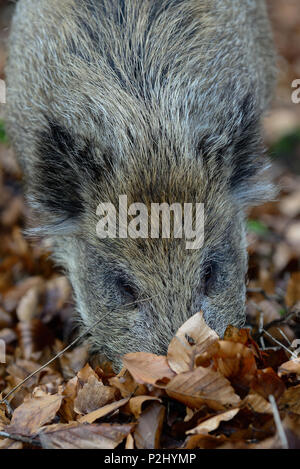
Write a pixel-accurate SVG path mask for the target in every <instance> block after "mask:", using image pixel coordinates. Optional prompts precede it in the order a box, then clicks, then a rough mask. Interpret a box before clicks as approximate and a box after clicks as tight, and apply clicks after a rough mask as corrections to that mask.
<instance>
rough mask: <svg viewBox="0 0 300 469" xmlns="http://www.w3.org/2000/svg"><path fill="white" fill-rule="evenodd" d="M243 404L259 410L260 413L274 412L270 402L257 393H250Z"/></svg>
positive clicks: (253, 409) (256, 410) (254, 410)
mask: <svg viewBox="0 0 300 469" xmlns="http://www.w3.org/2000/svg"><path fill="white" fill-rule="evenodd" d="M243 406H246V407H248V408H249V409H250V410H252V411H253V412H257V413H259V414H273V410H272V406H271V404H270V402H268V401H267V400H266V399H264V398H263V397H262V396H260V395H259V394H256V393H250V394H248V395H247V396H246V397H245V399H244V400H243V402H242V404H241V407H243Z"/></svg>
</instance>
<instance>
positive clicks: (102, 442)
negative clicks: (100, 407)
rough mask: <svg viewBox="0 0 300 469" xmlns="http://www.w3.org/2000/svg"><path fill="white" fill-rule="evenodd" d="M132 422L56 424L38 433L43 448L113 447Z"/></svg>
mask: <svg viewBox="0 0 300 469" xmlns="http://www.w3.org/2000/svg"><path fill="white" fill-rule="evenodd" d="M133 428H134V425H133V424H123V425H121V424H109V423H102V424H91V425H90V424H78V423H70V424H56V425H50V426H49V427H46V428H45V429H43V430H42V431H41V432H40V433H39V437H40V441H41V443H42V446H43V448H44V449H115V448H116V447H117V446H118V445H119V444H120V443H121V442H122V441H123V440H124V439H125V438H126V437H127V436H128V434H129V433H130V432H131V431H132V429H133Z"/></svg>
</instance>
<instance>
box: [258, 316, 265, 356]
mask: <svg viewBox="0 0 300 469" xmlns="http://www.w3.org/2000/svg"><path fill="white" fill-rule="evenodd" d="M263 328H264V312H263V311H260V313H259V333H260V337H259V338H260V343H261V347H262V349H263V350H265V348H266V346H265V341H264V336H263V334H261V331H262V330H263Z"/></svg>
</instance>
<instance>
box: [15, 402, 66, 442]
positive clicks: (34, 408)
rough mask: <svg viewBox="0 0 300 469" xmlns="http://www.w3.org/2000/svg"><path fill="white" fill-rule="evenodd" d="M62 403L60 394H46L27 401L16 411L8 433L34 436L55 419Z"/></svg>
mask: <svg viewBox="0 0 300 469" xmlns="http://www.w3.org/2000/svg"><path fill="white" fill-rule="evenodd" d="M61 401H62V396H61V395H59V394H56V395H51V394H46V395H43V396H41V397H33V398H29V399H27V400H25V401H24V403H23V404H21V405H20V406H19V407H17V409H16V410H15V411H14V413H13V416H12V419H11V423H10V425H8V426H7V427H6V431H8V433H16V434H21V435H34V434H35V433H36V432H37V431H38V430H39V428H40V427H42V426H43V425H45V424H46V423H49V422H51V420H53V419H54V417H55V416H56V414H57V412H58V410H59V408H60V405H61Z"/></svg>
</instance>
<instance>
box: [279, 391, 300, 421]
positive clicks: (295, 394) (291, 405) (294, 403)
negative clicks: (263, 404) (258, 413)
mask: <svg viewBox="0 0 300 469" xmlns="http://www.w3.org/2000/svg"><path fill="white" fill-rule="evenodd" d="M278 408H279V409H280V410H287V411H289V412H293V413H294V414H298V415H300V384H298V386H293V387H291V388H289V389H286V390H285V391H284V393H283V394H282V396H281V398H280V399H279V402H278Z"/></svg>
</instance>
